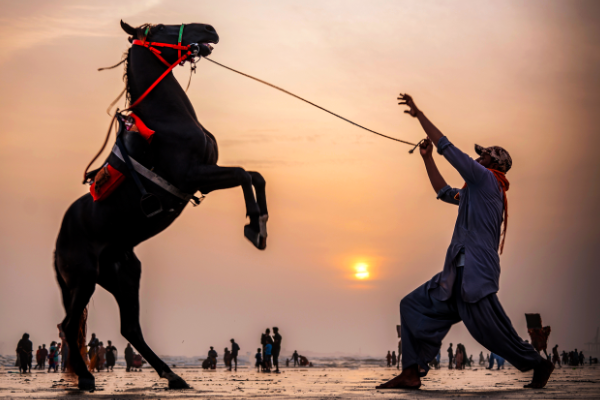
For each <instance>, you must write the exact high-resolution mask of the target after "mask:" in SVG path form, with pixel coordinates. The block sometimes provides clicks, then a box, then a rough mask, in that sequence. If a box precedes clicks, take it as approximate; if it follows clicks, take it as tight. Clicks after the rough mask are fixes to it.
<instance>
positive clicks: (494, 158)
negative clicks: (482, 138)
mask: <svg viewBox="0 0 600 400" xmlns="http://www.w3.org/2000/svg"><path fill="white" fill-rule="evenodd" d="M475 152H476V153H477V154H479V158H478V159H477V160H476V161H477V162H478V163H479V164H481V165H483V166H484V167H486V168H489V169H495V170H497V171H500V172H504V173H507V172H508V170H509V169H510V168H511V167H512V158H511V157H510V154H508V151H506V150H504V149H503V148H502V147H500V146H491V147H482V146H480V145H478V144H476V145H475Z"/></svg>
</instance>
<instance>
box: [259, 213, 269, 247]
mask: <svg viewBox="0 0 600 400" xmlns="http://www.w3.org/2000/svg"><path fill="white" fill-rule="evenodd" d="M268 220H269V214H265V215H261V216H260V217H258V225H259V226H260V235H261V236H263V237H264V238H265V241H266V239H267V221H268Z"/></svg>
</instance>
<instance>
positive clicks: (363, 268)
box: [354, 263, 370, 280]
mask: <svg viewBox="0 0 600 400" xmlns="http://www.w3.org/2000/svg"><path fill="white" fill-rule="evenodd" d="M354 269H355V270H356V273H355V274H354V277H355V278H356V279H360V280H364V279H367V278H368V277H369V275H370V274H369V266H368V265H367V264H365V263H358V264H356V265H355V266H354Z"/></svg>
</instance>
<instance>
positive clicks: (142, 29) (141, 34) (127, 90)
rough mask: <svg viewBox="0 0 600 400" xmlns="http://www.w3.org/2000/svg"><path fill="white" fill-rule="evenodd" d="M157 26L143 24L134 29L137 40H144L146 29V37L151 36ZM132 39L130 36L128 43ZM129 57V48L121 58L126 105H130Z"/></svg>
mask: <svg viewBox="0 0 600 400" xmlns="http://www.w3.org/2000/svg"><path fill="white" fill-rule="evenodd" d="M157 26H158V25H152V24H148V23H146V24H143V25H140V26H139V27H137V28H136V31H137V38H136V39H138V40H143V39H144V38H145V36H144V32H145V31H146V29H147V28H148V29H149V31H148V36H150V35H151V34H152V30H153V29H154V28H155V27H157ZM133 39H134V37H133V36H130V37H129V42H133ZM130 55H131V47H130V48H129V49H127V51H126V52H125V53H123V56H124V57H125V71H124V73H123V81H124V82H125V99H126V101H127V104H131V91H130V87H129V56H130Z"/></svg>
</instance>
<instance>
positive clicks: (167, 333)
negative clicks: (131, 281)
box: [0, 0, 600, 358]
mask: <svg viewBox="0 0 600 400" xmlns="http://www.w3.org/2000/svg"><path fill="white" fill-rule="evenodd" d="M120 19H123V20H125V21H126V22H128V23H129V24H131V25H134V26H137V25H140V24H142V23H146V22H150V23H164V24H180V23H182V22H184V23H191V22H201V23H209V24H211V25H213V26H214V27H215V29H216V30H217V32H218V33H219V35H220V43H219V44H217V45H216V46H215V50H214V51H213V54H212V56H211V58H212V59H214V60H216V61H219V62H221V63H223V64H225V65H227V66H230V67H232V68H236V69H239V70H241V71H244V72H245V73H248V74H251V75H255V76H257V77H259V78H261V79H264V80H267V81H269V82H272V83H274V84H276V85H279V86H282V87H284V88H286V89H287V90H289V91H292V92H294V93H297V94H298V95H300V96H303V97H305V98H307V99H309V100H311V101H313V102H315V103H317V104H319V105H322V106H324V107H327V108H330V109H332V110H333V111H335V112H337V113H339V114H341V115H343V116H345V117H347V118H349V119H352V120H354V121H356V122H358V123H360V124H363V125H365V126H368V127H369V128H371V129H374V130H376V131H379V132H382V133H385V134H387V135H390V136H395V137H398V138H402V139H405V140H408V141H414V142H416V141H418V140H420V139H421V138H423V137H424V133H423V131H422V129H421V128H420V125H419V123H418V121H417V120H416V119H413V118H411V117H409V116H408V115H407V114H404V113H403V109H402V108H401V107H399V106H398V105H397V101H396V97H397V95H398V93H399V92H403V93H404V92H407V93H410V94H411V95H412V96H413V97H414V99H415V101H416V103H417V104H418V106H419V107H420V108H421V109H422V110H423V111H424V112H425V114H426V115H427V116H428V117H429V118H430V119H431V120H432V121H433V122H434V123H435V124H436V125H437V126H438V128H439V129H440V130H441V131H442V132H444V134H446V135H447V136H448V138H449V139H450V140H451V141H452V142H453V143H454V144H455V145H456V146H457V147H459V148H460V149H462V150H463V151H465V152H467V153H468V154H471V155H475V152H474V150H473V145H474V143H477V144H481V145H483V146H491V145H499V146H502V147H504V148H506V149H507V150H508V151H509V152H510V154H511V155H512V158H513V168H512V170H511V171H510V172H509V173H508V174H507V178H508V179H509V180H510V183H511V186H510V190H509V192H508V202H509V215H510V216H509V221H508V233H507V238H506V245H505V249H504V254H503V255H502V256H501V266H502V275H501V278H500V292H499V298H500V301H501V302H502V304H503V306H504V308H505V310H506V312H507V314H508V315H509V317H510V318H511V319H512V321H513V324H514V326H515V328H516V329H517V331H518V332H519V333H520V334H521V335H523V336H526V335H527V331H526V326H525V317H524V315H523V314H524V313H530V312H538V313H541V315H542V319H543V322H544V324H545V325H550V326H551V327H552V334H551V336H550V344H551V345H552V346H553V345H554V344H556V343H558V344H559V345H560V348H559V349H560V350H563V349H564V350H567V349H571V348H574V347H577V348H584V343H585V342H588V341H590V340H591V339H592V338H593V337H594V336H595V333H596V328H597V327H598V326H600V294H599V293H600V268H599V265H600V261H599V260H600V212H599V211H598V202H599V201H600V185H599V182H600V176H599V173H600V161H599V160H598V149H600V129H599V126H600V117H599V116H600V112H599V111H598V109H599V106H600V90H599V89H600V74H599V73H598V71H600V25H599V24H598V21H599V20H600V6H599V5H598V3H597V2H593V1H587V2H585V1H574V0H573V1H549V0H540V1H534V0H529V1H525V2H524V1H481V0H473V1H452V2H451V1H398V0H397V1H391V0H389V1H383V0H371V1H369V2H366V1H358V0H344V1H342V0H337V1H323V0H303V1H287V0H286V1H276V0H271V1H259V0H257V1H251V2H250V1H229V0H214V1H204V0H194V1H177V2H174V1H160V0H147V1H132V0H118V1H117V0H105V1H102V2H100V1H97V2H82V1H76V0H64V1H47V0H38V1H34V0H32V1H19V2H16V1H13V2H8V1H3V2H1V3H0V22H1V23H0V121H1V125H0V221H2V222H1V224H0V317H1V320H2V323H1V324H0V353H4V354H13V353H14V348H15V347H16V343H17V341H18V339H19V338H20V336H21V335H22V333H23V332H28V333H30V335H31V337H32V340H33V343H34V345H35V346H37V345H39V344H41V343H46V344H48V343H49V342H50V341H51V340H56V339H57V336H56V324H57V323H58V322H60V321H61V320H62V318H63V316H64V310H63V308H62V304H61V299H60V294H59V289H58V285H57V283H56V280H55V275H54V269H53V266H52V257H53V251H54V244H55V240H56V236H57V234H58V229H59V226H60V223H61V220H62V217H63V214H64V212H65V211H66V209H67V208H68V206H69V205H70V204H71V203H72V202H73V201H74V200H75V199H77V198H78V197H79V196H81V195H83V194H85V193H86V191H87V190H88V188H87V186H83V185H81V175H82V172H83V169H84V168H85V166H86V165H87V163H88V162H89V160H90V159H91V158H92V156H93V155H94V154H95V152H96V151H97V150H98V148H99V147H100V145H101V144H102V141H103V140H104V135H105V132H106V129H107V126H108V123H109V121H110V117H109V116H108V115H107V114H106V111H105V110H106V108H107V106H108V105H109V103H110V102H111V101H112V100H113V99H114V98H115V97H116V96H117V95H118V94H119V93H120V92H121V90H122V89H123V85H124V84H123V81H122V75H123V69H122V68H121V67H119V68H116V69H114V70H109V71H103V72H97V70H96V69H97V68H98V67H105V66H110V65H113V64H115V63H116V62H118V61H119V60H120V59H121V56H122V54H123V53H124V52H125V51H126V50H127V49H128V46H129V42H128V41H127V34H125V33H124V32H123V31H122V30H121V28H120V26H119V20H120ZM188 74H189V66H188V65H186V66H185V67H178V68H177V70H176V73H175V75H176V76H177V78H179V80H180V82H182V84H183V85H184V86H185V84H186V83H187V78H188ZM188 95H189V97H190V99H191V101H192V103H193V105H194V107H195V108H196V112H197V114H198V117H199V119H200V121H201V122H202V124H203V125H204V126H206V128H207V129H209V130H210V131H211V132H212V133H213V134H214V135H215V136H216V138H217V141H218V143H219V152H220V160H219V165H223V166H230V165H239V166H242V167H244V168H246V169H251V170H257V171H260V172H261V173H262V174H263V176H264V177H265V179H266V180H267V199H268V203H269V227H268V229H269V243H268V248H267V250H266V251H264V252H260V251H258V250H256V249H255V248H254V247H253V246H252V245H251V244H250V243H249V242H248V241H247V240H246V239H245V238H244V236H243V227H244V224H245V223H246V219H245V208H244V203H243V197H242V191H241V189H239V188H236V189H230V190H225V191H220V192H213V193H211V194H210V195H209V196H208V197H207V198H206V199H205V201H204V202H203V203H202V205H201V206H200V207H197V208H193V207H191V206H190V207H188V208H186V210H185V211H184V212H183V214H182V216H181V217H180V218H179V219H178V220H177V221H176V222H175V223H174V224H173V225H172V226H171V227H170V228H169V229H167V230H166V231H165V232H163V233H161V234H160V235H158V236H156V237H154V238H152V239H151V240H149V241H147V242H145V243H143V244H142V245H140V246H139V247H137V248H136V253H137V255H138V257H139V258H140V260H141V261H142V264H143V273H142V283H141V307H142V311H141V322H142V327H143V329H144V335H145V337H146V339H147V341H148V344H149V345H150V346H151V347H152V348H153V349H154V350H155V351H156V352H157V353H158V354H165V355H204V354H206V352H207V351H208V347H209V346H215V347H216V348H217V350H219V351H222V349H223V348H224V347H226V346H228V345H229V339H230V338H232V337H234V338H236V339H237V341H238V343H239V344H240V346H241V348H242V350H241V352H242V354H245V353H246V352H247V351H253V350H255V349H256V348H257V347H258V345H259V338H260V333H261V332H262V331H264V329H265V328H266V327H272V326H278V327H279V328H280V331H281V334H282V335H283V338H284V339H283V348H284V349H286V351H288V352H291V351H293V350H294V349H297V350H298V351H300V352H301V353H302V352H303V351H313V352H319V353H331V352H343V353H346V354H357V353H359V352H360V353H361V354H363V355H374V356H381V357H383V356H384V355H385V354H386V352H387V350H393V349H395V348H396V341H397V339H396V330H395V325H396V324H398V323H399V307H398V306H399V301H400V299H401V298H402V297H403V296H405V295H406V294H408V293H409V292H410V291H412V290H413V289H415V288H416V287H417V286H419V285H421V284H422V283H424V282H425V281H426V280H428V279H430V278H431V277H432V276H433V275H434V274H435V273H437V272H439V271H441V269H442V266H443V261H444V256H445V253H446V249H447V246H448V244H449V243H450V238H451V234H452V229H453V226H454V221H455V218H456V214H457V208H456V207H454V206H451V205H448V204H445V203H442V202H440V201H437V200H436V199H435V193H434V192H433V190H432V188H431V185H430V184H429V181H428V179H427V175H426V172H425V169H424V167H423V162H422V160H421V157H420V156H419V155H417V154H413V155H409V154H408V152H407V151H408V150H409V147H408V146H406V145H403V144H399V143H396V142H392V141H390V140H387V139H383V138H380V137H377V136H375V135H373V134H371V133H369V132H366V131H363V130H360V129H358V128H356V127H354V126H352V125H350V124H348V123H346V122H343V121H341V120H339V119H336V118H334V117H332V116H331V115H329V114H326V113H324V112H322V111H320V110H318V109H316V108H313V107H311V106H309V105H307V104H305V103H302V102H299V101H298V100H296V99H294V98H292V97H289V96H286V95H284V94H282V93H280V92H277V91H275V90H273V89H271V88H269V87H266V86H263V85H261V84H259V83H257V82H254V81H251V80H249V79H247V78H244V77H241V76H239V75H236V74H233V73H232V72H230V71H227V70H225V69H222V68H220V67H218V66H216V65H214V64H211V63H209V62H206V61H201V62H200V63H199V64H198V71H197V74H196V75H195V76H194V77H193V79H192V84H191V87H190V89H189V91H188ZM121 104H122V103H121ZM121 107H122V105H121ZM435 159H436V161H437V162H438V165H439V167H440V170H441V172H442V174H443V175H444V176H445V178H446V180H447V181H448V182H449V183H450V184H452V185H454V186H459V187H460V186H462V184H463V182H462V180H461V178H460V176H459V175H458V173H456V172H455V171H454V170H453V169H452V168H451V167H450V166H449V164H448V163H447V162H446V161H445V160H444V159H443V157H441V156H439V155H436V156H435ZM361 263H362V264H364V265H366V266H368V267H367V271H364V265H362V266H359V268H358V269H356V268H357V265H358V264H361ZM361 272H368V276H366V277H365V276H364V275H361V277H363V279H357V277H356V276H355V274H357V273H361ZM88 322H89V325H88V329H89V332H95V333H96V334H97V335H98V336H99V338H100V339H101V340H103V341H105V343H106V340H109V339H110V340H112V341H113V342H114V343H115V344H116V345H117V347H118V349H119V351H122V349H123V348H124V346H125V343H126V342H125V340H124V339H123V338H122V337H121V335H120V333H119V319H118V309H117V305H116V302H115V301H114V299H113V298H112V296H111V295H109V294H108V293H107V292H106V291H104V289H102V288H100V287H98V288H97V289H96V292H95V294H94V296H93V298H92V301H91V303H90V319H89V321H88ZM449 342H453V343H458V342H462V343H464V344H465V345H466V348H467V351H468V353H469V354H474V355H477V354H479V351H481V350H483V348H482V347H481V346H480V345H478V344H476V342H475V341H474V340H473V339H471V338H470V336H469V335H468V333H467V331H466V329H465V328H464V326H463V325H462V324H458V325H456V326H455V327H454V328H453V329H452V330H451V332H450V334H449V335H448V337H447V338H446V339H445V340H444V344H443V350H445V348H446V347H447V344H448V343H449ZM121 354H122V353H121ZM442 354H444V353H442ZM282 356H283V357H284V358H285V357H286V356H289V354H287V353H285V352H284V353H283V354H282Z"/></svg>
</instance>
